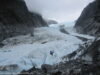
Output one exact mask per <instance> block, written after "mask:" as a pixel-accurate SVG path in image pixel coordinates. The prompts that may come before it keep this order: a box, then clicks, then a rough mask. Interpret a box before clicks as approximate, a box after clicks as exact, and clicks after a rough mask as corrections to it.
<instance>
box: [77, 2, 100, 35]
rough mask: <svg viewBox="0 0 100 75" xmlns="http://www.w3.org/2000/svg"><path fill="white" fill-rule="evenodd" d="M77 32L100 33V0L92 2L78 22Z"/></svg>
mask: <svg viewBox="0 0 100 75" xmlns="http://www.w3.org/2000/svg"><path fill="white" fill-rule="evenodd" d="M75 28H76V30H77V32H79V33H83V34H89V35H98V34H100V0H96V1H94V2H92V3H90V4H89V5H88V6H87V7H86V8H85V9H84V10H83V12H82V14H81V16H80V17H79V19H78V20H77V22H76V25H75Z"/></svg>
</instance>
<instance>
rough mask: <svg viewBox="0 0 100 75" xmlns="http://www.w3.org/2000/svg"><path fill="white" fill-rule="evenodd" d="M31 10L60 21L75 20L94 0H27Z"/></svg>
mask: <svg viewBox="0 0 100 75" xmlns="http://www.w3.org/2000/svg"><path fill="white" fill-rule="evenodd" d="M25 1H26V4H27V6H28V9H29V10H30V11H34V12H38V13H40V14H41V15H42V16H43V17H44V18H46V19H53V20H56V21H58V22H67V21H68V22H70V21H75V20H77V18H78V17H79V16H80V14H81V12H82V10H83V9H84V7H86V6H87V5H88V4H89V3H90V2H92V1H93V0H25Z"/></svg>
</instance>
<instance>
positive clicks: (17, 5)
mask: <svg viewBox="0 0 100 75" xmlns="http://www.w3.org/2000/svg"><path fill="white" fill-rule="evenodd" d="M46 25H47V24H46V22H45V21H44V20H43V18H42V16H41V15H39V14H35V13H31V12H29V10H28V9H27V6H26V4H25V2H24V0H0V41H2V40H3V39H5V38H8V37H12V36H17V35H22V34H27V33H32V32H33V28H34V27H36V26H46Z"/></svg>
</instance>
